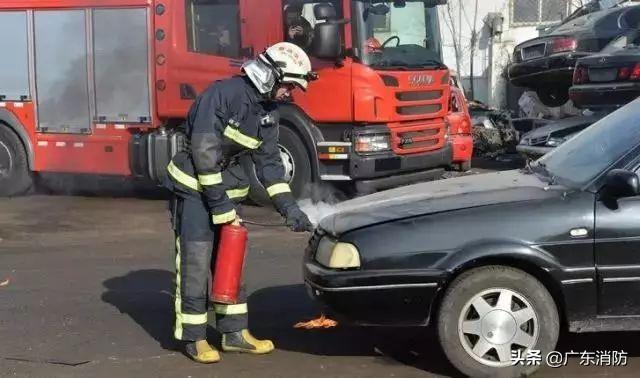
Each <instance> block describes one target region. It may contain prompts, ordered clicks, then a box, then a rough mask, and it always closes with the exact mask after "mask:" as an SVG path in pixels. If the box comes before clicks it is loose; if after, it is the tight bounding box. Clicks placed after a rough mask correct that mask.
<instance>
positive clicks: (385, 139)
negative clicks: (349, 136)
mask: <svg viewBox="0 0 640 378" xmlns="http://www.w3.org/2000/svg"><path fill="white" fill-rule="evenodd" d="M355 139H356V141H355V146H356V152H364V153H367V152H381V151H389V150H390V149H391V141H390V139H389V134H372V135H356V138H355Z"/></svg>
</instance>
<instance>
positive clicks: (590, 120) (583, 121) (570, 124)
mask: <svg viewBox="0 0 640 378" xmlns="http://www.w3.org/2000/svg"><path fill="white" fill-rule="evenodd" d="M603 117H604V115H603V114H597V115H592V116H578V117H571V118H565V119H562V120H559V121H555V122H551V123H550V124H548V125H545V126H542V127H538V128H537V129H535V130H532V131H530V132H528V133H526V134H525V135H523V136H522V138H521V141H522V142H525V141H528V140H531V139H539V138H543V137H547V136H551V135H554V134H555V133H560V134H562V135H568V134H572V133H574V132H576V131H580V130H582V129H584V128H586V127H587V126H590V125H592V124H594V123H596V122H597V121H599V120H600V119H602V118H603Z"/></svg>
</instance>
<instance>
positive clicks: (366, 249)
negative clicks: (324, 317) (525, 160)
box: [304, 100, 640, 377]
mask: <svg viewBox="0 0 640 378" xmlns="http://www.w3.org/2000/svg"><path fill="white" fill-rule="evenodd" d="M639 123H640V100H635V101H634V102H632V103H630V104H629V105H627V106H625V107H623V108H621V109H620V110H618V111H616V112H614V113H612V114H610V115H608V116H607V117H605V118H603V119H602V120H600V121H598V122H597V123H595V124H594V125H593V126H591V127H589V128H587V129H586V130H584V131H583V132H582V133H580V134H578V135H577V136H576V137H574V138H573V139H571V140H569V141H567V142H565V143H563V144H562V145H561V146H560V147H558V148H557V149H555V150H554V151H552V152H551V153H549V154H547V155H545V156H544V157H543V158H541V159H540V160H538V161H537V162H535V163H533V164H531V165H530V166H529V167H528V168H527V169H523V170H520V171H507V172H498V173H491V174H486V175H473V176H466V177H459V178H455V179H450V180H441V181H436V182H431V183H422V184H416V185H411V186H408V187H404V188H398V189H394V190H390V191H387V192H381V193H376V194H373V195H370V196H366V197H362V198H358V199H355V200H352V201H347V202H345V203H342V204H340V205H339V206H338V207H337V212H336V213H334V214H332V215H330V216H328V217H326V218H324V219H323V220H321V221H320V226H319V227H318V229H317V230H316V232H315V234H314V235H313V237H312V239H311V240H310V243H309V246H308V248H307V250H306V253H305V259H304V278H305V281H306V284H307V285H308V288H309V292H310V294H311V295H312V296H313V297H314V298H316V299H317V300H319V301H322V302H324V303H325V304H326V305H327V306H328V307H329V308H330V309H331V310H333V311H334V312H335V313H334V314H333V315H334V316H336V317H337V318H338V319H341V318H342V319H343V320H350V321H353V322H356V323H360V324H374V325H392V326H397V325H428V324H432V325H434V326H435V327H437V330H438V337H439V341H440V343H441V345H442V347H443V349H444V351H445V353H446V355H447V357H448V358H449V360H450V361H451V362H452V363H453V365H454V366H456V367H457V368H458V369H459V370H460V371H461V372H462V373H464V374H466V375H468V376H472V377H480V376H482V377H489V376H491V377H495V376H509V377H514V376H522V375H520V374H530V373H532V372H533V371H535V370H536V369H537V367H536V366H523V365H517V364H516V365H515V366H512V355H513V354H517V353H518V351H520V352H522V353H525V355H526V351H527V350H538V351H540V352H541V353H542V356H546V354H547V353H548V352H550V351H552V350H554V348H555V347H556V341H557V339H558V333H559V331H560V328H561V325H565V324H566V327H567V329H568V330H569V331H570V332H593V331H621V330H639V329H640V296H638V295H637V293H638V291H639V290H640V280H639V279H638V277H640V254H638V253H637V251H638V249H639V248H640V217H638V216H637V214H638V213H640V178H639V177H638V171H639V170H640V127H638V124H639ZM457 230H464V232H458V231H457ZM390 235H393V237H390Z"/></svg>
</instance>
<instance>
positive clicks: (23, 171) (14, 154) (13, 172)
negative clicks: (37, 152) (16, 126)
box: [0, 123, 33, 197]
mask: <svg viewBox="0 0 640 378" xmlns="http://www.w3.org/2000/svg"><path fill="white" fill-rule="evenodd" d="M32 184H33V178H32V176H31V172H30V171H29V164H28V162H27V153H26V152H25V149H24V146H23V145H22V142H21V141H20V139H18V136H17V135H16V134H15V133H14V132H13V131H11V130H9V128H8V127H7V126H6V125H4V124H2V123H0V196H2V197H8V196H15V195H19V194H24V193H25V192H27V191H28V190H29V189H30V188H31V186H32Z"/></svg>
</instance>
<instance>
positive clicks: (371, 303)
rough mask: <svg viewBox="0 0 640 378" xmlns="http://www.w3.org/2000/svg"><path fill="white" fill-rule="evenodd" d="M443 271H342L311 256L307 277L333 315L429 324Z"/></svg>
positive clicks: (352, 319) (311, 291) (375, 322)
mask: <svg viewBox="0 0 640 378" xmlns="http://www.w3.org/2000/svg"><path fill="white" fill-rule="evenodd" d="M443 277H444V272H442V271H438V270H420V271H419V272H416V271H400V272H398V271H383V270H375V271H366V270H350V271H340V270H335V269H327V268H325V267H323V266H321V265H319V264H318V263H317V262H315V261H313V260H311V259H308V260H307V261H305V263H304V280H305V284H306V286H307V291H308V292H309V295H310V296H311V297H312V298H313V299H315V300H317V301H320V302H322V303H323V304H324V305H326V306H327V307H328V308H329V310H330V312H331V315H332V316H335V317H336V318H338V319H339V320H346V321H348V322H350V323H355V324H360V325H389V326H395V325H404V326H410V325H426V324H428V322H429V313H430V309H431V305H432V303H433V300H434V299H435V297H436V295H437V293H438V290H439V287H440V283H441V282H443V280H444V278H443Z"/></svg>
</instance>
